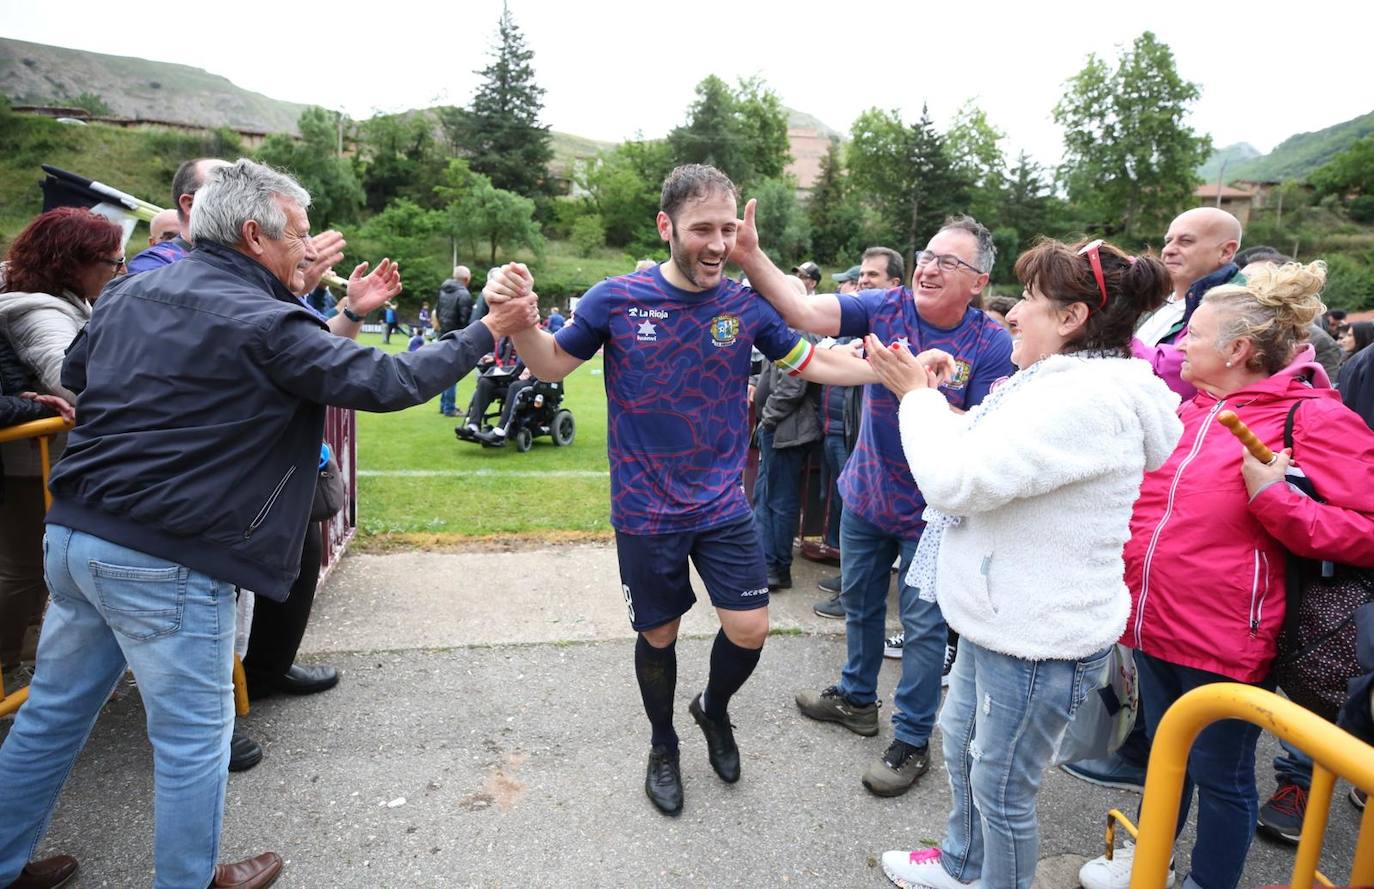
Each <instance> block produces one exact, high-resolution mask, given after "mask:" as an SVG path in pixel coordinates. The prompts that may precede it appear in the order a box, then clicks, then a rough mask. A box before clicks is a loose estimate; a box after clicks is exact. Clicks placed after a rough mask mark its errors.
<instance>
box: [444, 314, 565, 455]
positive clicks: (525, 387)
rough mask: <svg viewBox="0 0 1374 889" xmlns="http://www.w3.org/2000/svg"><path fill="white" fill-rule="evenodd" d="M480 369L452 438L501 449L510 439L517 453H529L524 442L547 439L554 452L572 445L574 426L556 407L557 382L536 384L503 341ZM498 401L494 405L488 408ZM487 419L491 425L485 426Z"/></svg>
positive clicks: (559, 398)
mask: <svg viewBox="0 0 1374 889" xmlns="http://www.w3.org/2000/svg"><path fill="white" fill-rule="evenodd" d="M482 364H484V365H485V368H484V370H483V371H482V373H481V376H480V377H479V378H478V380H477V391H476V392H474V393H473V396H472V401H471V403H470V404H469V405H468V410H467V418H466V419H465V420H464V421H463V424H462V425H461V426H459V427H458V428H457V429H455V430H454V433H455V434H456V435H457V437H458V438H460V439H462V440H463V441H471V442H478V443H480V444H482V445H484V446H486V447H503V446H504V445H505V444H506V441H507V440H508V439H512V440H514V441H515V443H516V446H517V448H518V449H519V450H521V451H525V450H529V447H530V442H531V441H532V440H533V439H534V438H535V437H536V436H542V435H549V436H551V437H552V438H553V440H554V444H555V445H558V446H559V447H565V446H567V445H570V444H572V441H573V437H574V435H575V428H576V424H575V422H574V420H573V416H572V413H571V412H570V411H568V410H566V409H564V408H563V407H562V402H563V384H562V383H561V382H556V383H546V382H542V381H540V380H538V379H536V378H535V377H534V376H533V375H532V374H531V373H530V371H529V370H528V369H527V368H526V367H525V365H524V362H522V361H521V360H520V358H519V356H517V355H516V354H515V351H514V349H512V348H510V347H509V340H507V339H504V338H503V339H502V340H501V341H499V342H498V343H497V346H496V351H495V352H493V353H491V354H490V355H488V356H486V357H484V358H483V359H482ZM498 400H499V401H500V406H499V407H498V408H493V406H492V405H493V402H495V401H498ZM491 419H495V420H496V422H495V425H492V426H488V421H489V420H491Z"/></svg>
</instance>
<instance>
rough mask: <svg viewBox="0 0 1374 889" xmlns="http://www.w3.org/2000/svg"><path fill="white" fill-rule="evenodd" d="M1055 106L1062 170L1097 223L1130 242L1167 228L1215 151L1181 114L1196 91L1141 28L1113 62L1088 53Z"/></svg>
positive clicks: (1092, 222)
mask: <svg viewBox="0 0 1374 889" xmlns="http://www.w3.org/2000/svg"><path fill="white" fill-rule="evenodd" d="M1066 87H1067V92H1066V94H1065V95H1064V97H1063V98H1062V99H1061V100H1060V101H1059V104H1057V105H1056V106H1055V108H1054V120H1055V122H1056V123H1058V124H1059V125H1060V126H1062V127H1063V128H1064V164H1063V166H1062V167H1061V168H1060V171H1059V175H1060V179H1061V180H1062V181H1063V183H1064V185H1065V186H1066V187H1067V189H1068V194H1069V198H1070V200H1071V201H1072V202H1074V203H1075V204H1077V205H1079V206H1080V207H1081V208H1082V209H1083V210H1084V211H1085V213H1086V215H1087V217H1088V221H1089V223H1090V225H1092V227H1093V228H1094V229H1095V230H1097V231H1100V232H1102V233H1103V234H1110V235H1115V236H1117V237H1119V238H1120V239H1122V240H1125V241H1127V242H1130V241H1138V240H1140V239H1141V238H1143V237H1146V236H1151V235H1156V234H1158V233H1159V232H1162V231H1163V230H1164V229H1165V227H1166V226H1167V225H1168V222H1169V220H1170V219H1171V218H1172V217H1173V216H1174V215H1175V214H1177V213H1178V212H1179V211H1180V210H1182V209H1184V208H1186V207H1187V206H1188V205H1189V204H1191V203H1192V194H1193V188H1194V187H1195V185H1196V179H1197V174H1196V172H1195V171H1196V169H1197V167H1198V166H1199V165H1200V164H1201V163H1202V162H1203V161H1204V160H1206V159H1207V156H1208V154H1209V153H1210V152H1211V139H1210V138H1209V137H1207V136H1199V135H1198V134H1197V133H1195V132H1194V131H1193V130H1192V128H1191V127H1189V126H1187V125H1185V124H1184V122H1183V119H1184V117H1185V116H1186V115H1187V113H1188V109H1189V106H1190V105H1191V104H1192V103H1193V102H1194V101H1195V100H1196V99H1197V97H1198V95H1199V89H1198V85H1197V84H1195V83H1192V82H1190V81H1187V80H1184V79H1183V78H1181V77H1180V76H1179V74H1178V71H1177V69H1176V68H1175V66H1174V55H1173V52H1172V51H1171V50H1170V49H1169V47H1168V46H1167V45H1165V44H1164V43H1161V42H1160V41H1159V40H1158V39H1157V38H1156V37H1155V35H1154V34H1152V33H1150V32H1149V31H1146V32H1144V33H1143V34H1141V35H1140V36H1139V37H1137V38H1136V40H1135V42H1134V43H1133V44H1132V45H1131V47H1130V49H1127V50H1123V51H1122V53H1121V55H1120V57H1119V58H1118V60H1117V65H1116V67H1115V68H1113V67H1111V66H1109V65H1108V64H1107V63H1106V62H1104V61H1102V60H1101V59H1099V58H1097V56H1096V55H1090V56H1088V62H1087V64H1086V65H1085V66H1084V67H1083V70H1081V71H1079V72H1078V73H1077V74H1075V75H1074V76H1073V77H1072V78H1070V79H1069V81H1068V82H1067V84H1066Z"/></svg>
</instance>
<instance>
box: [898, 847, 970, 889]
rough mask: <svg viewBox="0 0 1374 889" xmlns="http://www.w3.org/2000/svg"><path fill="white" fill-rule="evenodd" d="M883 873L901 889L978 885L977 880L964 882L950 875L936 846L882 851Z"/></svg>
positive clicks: (954, 888) (953, 888)
mask: <svg viewBox="0 0 1374 889" xmlns="http://www.w3.org/2000/svg"><path fill="white" fill-rule="evenodd" d="M883 873H885V874H887V878H888V879H889V880H891V881H892V882H893V883H896V884H897V885H898V886H901V887H902V889H969V887H972V886H977V885H978V881H977V880H974V881H973V882H971V883H965V882H962V881H960V880H956V879H954V878H953V877H951V876H950V875H949V871H947V870H945V866H944V865H943V864H941V863H940V850H939V849H938V848H935V849H917V850H915V851H913V852H884V853H883Z"/></svg>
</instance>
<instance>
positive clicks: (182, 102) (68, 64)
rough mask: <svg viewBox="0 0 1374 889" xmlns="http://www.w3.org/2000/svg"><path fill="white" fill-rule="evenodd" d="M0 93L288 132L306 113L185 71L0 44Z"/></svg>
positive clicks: (28, 100)
mask: <svg viewBox="0 0 1374 889" xmlns="http://www.w3.org/2000/svg"><path fill="white" fill-rule="evenodd" d="M0 93H2V94H4V95H5V96H7V97H9V99H10V101H11V102H13V103H14V104H16V105H42V104H62V103H63V102H64V101H68V102H69V101H70V100H72V99H75V98H76V97H78V96H80V95H81V94H83V93H85V94H91V95H95V96H98V97H100V99H101V100H102V101H103V102H104V103H105V104H106V105H108V106H109V108H110V112H111V113H112V114H113V115H114V116H116V117H132V118H145V119H151V120H167V121H176V122H178V123H192V124H201V125H203V126H206V127H210V128H214V127H232V128H234V129H239V130H255V131H259V132H266V133H280V132H287V133H294V132H296V120H297V119H298V118H299V117H300V116H301V112H302V111H304V110H305V108H306V106H304V105H298V104H296V103H294V102H282V101H280V100H278V99H272V98H269V97H267V96H264V95H262V94H260V93H254V92H250V91H248V90H246V89H242V88H241V87H237V86H235V85H234V84H233V83H231V82H230V81H229V80H228V78H225V77H220V76H219V75H218V74H211V73H209V72H208V71H203V70H201V69H200V68H192V67H190V66H189V65H173V64H169V63H167V62H150V61H148V60H147V59H135V58H130V57H128V56H107V55H104V54H102V53H95V52H84V51H82V50H76V49H65V48H63V47H60V46H47V45H45V44H42V43H26V42H24V41H22V40H10V39H8V38H0Z"/></svg>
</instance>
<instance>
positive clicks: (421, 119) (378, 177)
mask: <svg viewBox="0 0 1374 889" xmlns="http://www.w3.org/2000/svg"><path fill="white" fill-rule="evenodd" d="M444 154H445V153H444V147H443V145H442V144H441V143H440V141H439V139H438V138H437V137H436V135H435V122H434V120H433V118H431V117H430V116H429V115H428V114H425V113H423V112H422V113H414V114H386V115H381V114H379V115H377V116H376V117H374V118H372V119H371V120H368V121H365V122H364V123H363V124H362V142H361V144H360V146H359V151H358V156H357V164H356V166H357V168H358V171H359V173H360V176H361V179H362V188H363V193H364V194H365V195H366V196H367V198H366V201H367V208H368V209H369V210H372V211H374V212H376V211H379V210H381V209H382V208H384V207H385V206H386V205H387V204H389V203H391V201H392V200H393V199H395V198H398V197H403V198H406V199H408V200H410V201H413V202H415V203H416V204H419V205H420V206H422V207H426V208H428V209H437V208H438V207H439V200H438V198H437V197H436V196H435V194H434V188H435V186H437V185H439V184H440V183H441V182H442V181H443V177H444V171H445V170H446V169H447V168H448V158H446V157H445V156H444Z"/></svg>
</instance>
